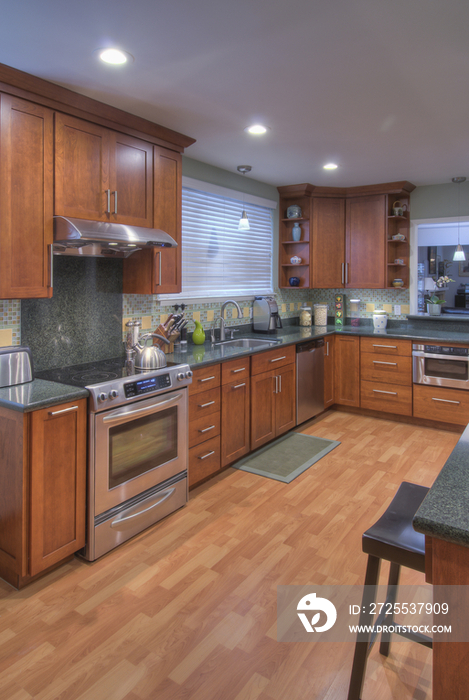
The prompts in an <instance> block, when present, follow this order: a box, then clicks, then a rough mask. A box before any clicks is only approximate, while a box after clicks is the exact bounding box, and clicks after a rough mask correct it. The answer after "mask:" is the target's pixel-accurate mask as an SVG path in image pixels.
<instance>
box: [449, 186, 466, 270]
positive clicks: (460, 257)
mask: <svg viewBox="0 0 469 700" xmlns="http://www.w3.org/2000/svg"><path fill="white" fill-rule="evenodd" d="M465 181H466V178H465V177H453V179H452V182H455V183H456V184H457V185H458V245H457V248H456V250H455V251H454V255H453V262H459V261H464V260H465V259H466V256H465V254H464V250H463V247H462V245H461V242H460V240H459V223H460V208H459V194H460V189H461V183H462V182H465Z"/></svg>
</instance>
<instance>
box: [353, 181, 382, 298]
mask: <svg viewBox="0 0 469 700" xmlns="http://www.w3.org/2000/svg"><path fill="white" fill-rule="evenodd" d="M386 201H387V200H386V195H384V194H379V195H371V196H367V197H354V198H352V199H347V203H346V217H345V221H346V225H345V286H346V287H351V288H353V289H383V288H384V287H385V286H386V284H385V280H386V275H385V265H386Z"/></svg>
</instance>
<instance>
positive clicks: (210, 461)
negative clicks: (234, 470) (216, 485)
mask: <svg viewBox="0 0 469 700" xmlns="http://www.w3.org/2000/svg"><path fill="white" fill-rule="evenodd" d="M220 465H221V460H220V436H218V437H214V438H212V439H211V440H207V442H204V443H203V444H202V445H197V447H192V448H191V449H190V450H189V487H191V486H194V484H197V483H198V482H199V481H202V479H206V478H207V477H208V476H211V475H212V474H215V473H216V472H218V471H220Z"/></svg>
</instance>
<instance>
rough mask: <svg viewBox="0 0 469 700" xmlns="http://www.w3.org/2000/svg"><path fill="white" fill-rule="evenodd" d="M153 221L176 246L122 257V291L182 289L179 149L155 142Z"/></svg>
mask: <svg viewBox="0 0 469 700" xmlns="http://www.w3.org/2000/svg"><path fill="white" fill-rule="evenodd" d="M153 183H154V186H153V198H154V215H153V225H154V227H155V228H157V229H161V230H162V231H165V232H166V233H168V234H169V235H170V236H171V237H172V238H174V240H175V241H176V242H177V244H178V245H177V248H160V249H158V248H153V249H152V250H139V251H137V252H136V253H134V254H133V255H131V256H130V257H129V258H126V259H125V260H124V293H126V294H175V293H177V292H180V291H181V285H182V283H181V194H182V158H181V154H180V153H176V152H174V151H170V150H169V149H167V148H160V147H158V146H154V177H153Z"/></svg>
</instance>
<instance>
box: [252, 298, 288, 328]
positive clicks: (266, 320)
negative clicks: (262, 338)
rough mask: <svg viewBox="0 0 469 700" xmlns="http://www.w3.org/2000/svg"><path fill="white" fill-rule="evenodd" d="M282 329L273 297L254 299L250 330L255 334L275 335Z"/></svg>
mask: <svg viewBox="0 0 469 700" xmlns="http://www.w3.org/2000/svg"><path fill="white" fill-rule="evenodd" d="M277 328H282V319H281V318H280V316H279V315H278V306H277V302H276V301H275V299H274V298H273V297H254V304H253V324H252V329H253V331H254V332H256V333H275V332H276V330H277Z"/></svg>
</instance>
